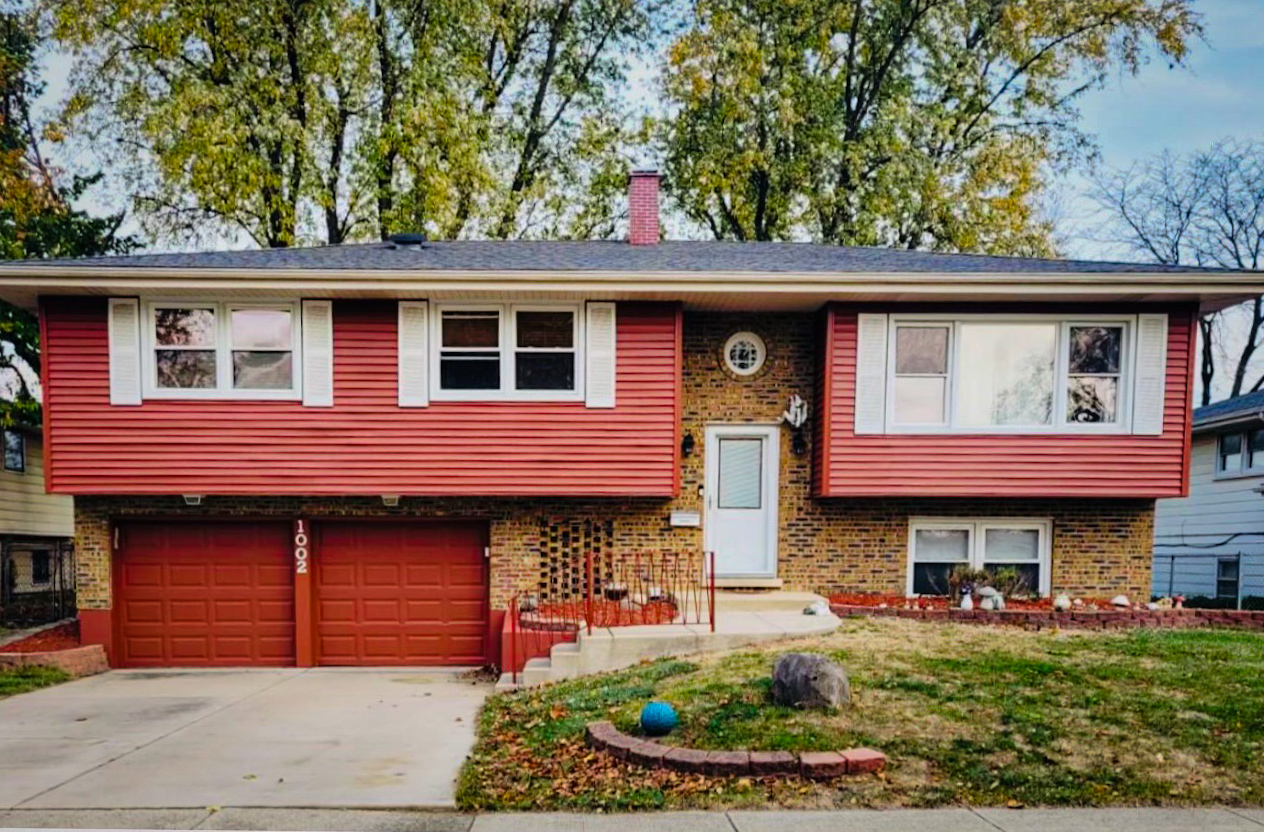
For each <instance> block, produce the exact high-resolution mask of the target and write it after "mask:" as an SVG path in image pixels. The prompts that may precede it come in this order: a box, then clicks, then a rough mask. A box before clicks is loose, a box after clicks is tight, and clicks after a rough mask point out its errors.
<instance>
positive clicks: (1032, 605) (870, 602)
mask: <svg viewBox="0 0 1264 832" xmlns="http://www.w3.org/2000/svg"><path fill="white" fill-rule="evenodd" d="M1080 600H1082V601H1083V602H1084V605H1085V608H1086V609H1087V608H1089V607H1090V606H1091V607H1093V608H1100V609H1111V608H1112V607H1111V603H1110V599H1109V598H1081V599H1080ZM829 601H830V603H831V604H841V605H845V606H850V607H880V606H887V607H905V606H909V605H911V606H913V607H915V608H917V609H923V610H946V609H950V608H956V607H957V606H958V604H954V603H952V602H951V601H950V600H949V598H948V596H947V595H919V596H916V597H913V598H910V597H908V596H906V595H897V594H890V595H882V594H879V593H870V592H864V593H858V592H835V593H831V594H830V596H829ZM1053 608H1054V607H1053V599H1052V598H1011V597H1010V596H1008V595H1006V596H1005V609H1007V610H1043V611H1046V612H1047V611H1049V610H1052V609H1053Z"/></svg>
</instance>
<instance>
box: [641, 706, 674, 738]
mask: <svg viewBox="0 0 1264 832" xmlns="http://www.w3.org/2000/svg"><path fill="white" fill-rule="evenodd" d="M676 725H677V720H676V710H675V709H674V708H673V707H672V706H671V705H668V704H667V703H666V702H650V703H649V704H647V705H646V706H645V707H644V708H642V709H641V730H642V731H644V732H645V734H646V736H650V737H661V736H665V735H666V734H670V733H671V732H672V729H674V728H675V727H676Z"/></svg>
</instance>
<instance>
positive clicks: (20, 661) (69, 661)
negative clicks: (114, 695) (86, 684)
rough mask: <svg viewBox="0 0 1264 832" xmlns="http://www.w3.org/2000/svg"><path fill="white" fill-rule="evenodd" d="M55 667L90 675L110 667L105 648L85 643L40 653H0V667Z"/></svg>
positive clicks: (70, 672) (72, 674) (71, 672)
mask: <svg viewBox="0 0 1264 832" xmlns="http://www.w3.org/2000/svg"><path fill="white" fill-rule="evenodd" d="M36 666H39V667H55V668H57V669H58V670H64V671H66V672H67V673H69V674H70V675H71V676H75V677H78V676H92V675H94V674H97V673H104V672H105V671H107V670H109V669H110V663H109V661H107V660H106V657H105V648H104V647H102V646H101V645H100V644H85V645H84V646H82V647H71V648H70V649H69V650H46V651H44V652H42V653H0V668H15V667H36Z"/></svg>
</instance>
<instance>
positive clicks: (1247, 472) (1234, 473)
mask: <svg viewBox="0 0 1264 832" xmlns="http://www.w3.org/2000/svg"><path fill="white" fill-rule="evenodd" d="M1259 429H1260V428H1257V427H1247V428H1242V429H1239V430H1231V431H1227V432H1225V433H1221V434H1218V435H1217V436H1216V442H1215V445H1216V446H1215V449H1214V451H1215V459H1214V460H1213V461H1212V469H1213V471H1214V472H1215V479H1218V480H1233V479H1241V478H1243V477H1264V462H1262V463H1261V464H1258V465H1256V466H1255V467H1251V450H1250V448H1251V445H1250V436H1251V434H1252V433H1253V432H1255V431H1256V430H1259ZM1226 436H1236V437H1238V441H1239V442H1241V443H1242V444H1241V446H1240V447H1241V450H1240V452H1239V453H1238V457H1239V460H1238V467H1237V468H1231V469H1230V468H1221V467H1220V460H1221V459H1222V456H1221V454H1220V443H1221V442H1223V441H1224V438H1225V437H1226ZM1262 456H1264V455H1262Z"/></svg>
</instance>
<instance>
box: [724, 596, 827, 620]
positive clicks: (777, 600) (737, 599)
mask: <svg viewBox="0 0 1264 832" xmlns="http://www.w3.org/2000/svg"><path fill="white" fill-rule="evenodd" d="M817 601H826V599H825V598H824V597H822V596H820V595H817V594H816V593H814V592H794V591H789V590H784V589H778V590H772V591H765V592H734V591H732V590H716V593H715V610H716V617H717V618H718V617H719V616H721V615H723V614H724V613H727V612H793V613H799V614H802V613H803V610H804V608H806V607H809V606H811V605H812V604H813V603H815V602H817ZM826 603H828V601H827V602H826Z"/></svg>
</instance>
